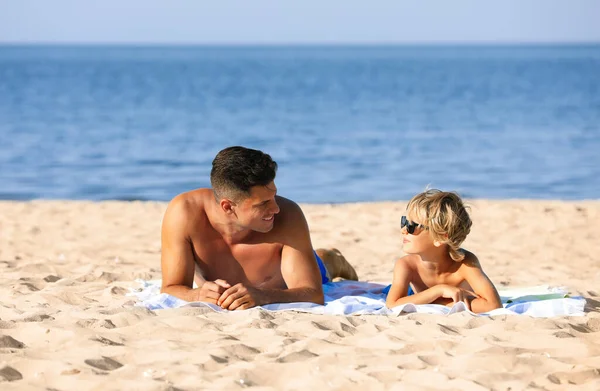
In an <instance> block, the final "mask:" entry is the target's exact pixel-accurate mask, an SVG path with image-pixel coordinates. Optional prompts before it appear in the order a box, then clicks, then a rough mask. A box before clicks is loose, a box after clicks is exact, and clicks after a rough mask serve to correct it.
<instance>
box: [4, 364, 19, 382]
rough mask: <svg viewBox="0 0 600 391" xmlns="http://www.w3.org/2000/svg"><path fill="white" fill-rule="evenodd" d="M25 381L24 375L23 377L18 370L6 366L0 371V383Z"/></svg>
mask: <svg viewBox="0 0 600 391" xmlns="http://www.w3.org/2000/svg"><path fill="white" fill-rule="evenodd" d="M21 379H23V375H21V372H19V371H17V370H16V369H14V368H12V367H9V366H6V367H4V368H2V369H0V382H1V381H15V380H21Z"/></svg>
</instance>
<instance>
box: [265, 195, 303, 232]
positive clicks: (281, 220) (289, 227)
mask: <svg viewBox="0 0 600 391" xmlns="http://www.w3.org/2000/svg"><path fill="white" fill-rule="evenodd" d="M276 201H277V205H279V214H278V215H277V216H275V221H276V226H275V228H276V229H275V230H274V231H273V234H274V235H277V236H278V235H280V234H284V236H288V235H293V234H294V233H301V232H303V231H307V230H308V227H307V223H306V217H305V216H304V212H302V209H301V208H300V206H299V205H298V204H297V203H296V202H294V201H292V200H290V199H288V198H285V197H281V196H276Z"/></svg>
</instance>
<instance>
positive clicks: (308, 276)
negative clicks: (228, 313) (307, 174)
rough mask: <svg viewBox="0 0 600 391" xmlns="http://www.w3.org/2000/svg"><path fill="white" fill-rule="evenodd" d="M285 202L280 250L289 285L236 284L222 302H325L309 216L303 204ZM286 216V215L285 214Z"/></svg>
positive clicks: (228, 305)
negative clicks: (284, 287) (307, 217)
mask: <svg viewBox="0 0 600 391" xmlns="http://www.w3.org/2000/svg"><path fill="white" fill-rule="evenodd" d="M283 202H286V204H287V205H286V212H285V213H286V215H285V222H283V224H285V227H283V230H282V232H280V233H279V235H282V236H283V237H285V242H286V243H285V244H284V246H283V249H282V251H281V274H282V275H283V279H284V281H285V283H286V285H287V288H288V289H259V288H252V287H248V286H244V285H243V284H237V285H234V286H233V287H231V288H230V289H228V290H226V291H225V293H223V295H222V296H221V298H220V299H219V303H218V304H219V305H220V306H221V307H223V308H227V309H229V310H235V309H246V308H250V307H254V306H255V305H264V304H271V303H294V302H312V303H317V304H324V296H323V286H322V284H321V273H320V271H319V267H318V266H317V261H316V259H315V255H314V252H313V248H312V243H311V241H310V233H309V230H308V224H307V223H306V218H305V217H304V214H303V213H302V210H301V209H300V207H299V206H298V205H297V204H296V203H294V202H292V201H289V200H285V201H283ZM282 217H284V216H282Z"/></svg>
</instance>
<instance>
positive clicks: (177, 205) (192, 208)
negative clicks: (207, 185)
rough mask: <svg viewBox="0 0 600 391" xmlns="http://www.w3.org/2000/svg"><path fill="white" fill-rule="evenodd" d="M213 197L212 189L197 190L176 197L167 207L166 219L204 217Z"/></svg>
mask: <svg viewBox="0 0 600 391" xmlns="http://www.w3.org/2000/svg"><path fill="white" fill-rule="evenodd" d="M212 196H213V193H212V190H211V189H195V190H191V191H187V192H185V193H181V194H178V195H177V196H175V197H174V198H173V199H172V200H171V201H170V202H169V205H168V206H167V211H166V212H165V218H166V217H170V218H175V219H179V218H185V219H190V218H193V217H194V216H198V215H204V214H205V213H206V212H205V208H204V206H205V204H206V202H207V200H209V199H210V197H212Z"/></svg>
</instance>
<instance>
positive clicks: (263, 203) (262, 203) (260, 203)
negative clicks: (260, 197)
mask: <svg viewBox="0 0 600 391" xmlns="http://www.w3.org/2000/svg"><path fill="white" fill-rule="evenodd" d="M267 202H269V200H264V201H263V202H259V203H258V204H254V206H263V205H266V204H267Z"/></svg>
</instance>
